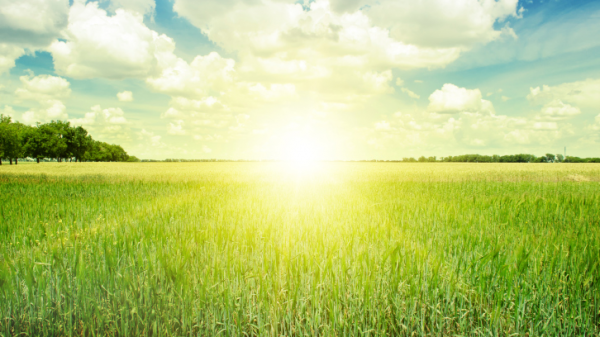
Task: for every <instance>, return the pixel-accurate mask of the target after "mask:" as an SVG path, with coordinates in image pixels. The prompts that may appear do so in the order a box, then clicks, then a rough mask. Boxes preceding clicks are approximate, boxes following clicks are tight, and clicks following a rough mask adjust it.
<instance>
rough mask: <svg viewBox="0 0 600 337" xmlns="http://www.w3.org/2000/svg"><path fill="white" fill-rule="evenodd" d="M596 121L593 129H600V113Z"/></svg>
mask: <svg viewBox="0 0 600 337" xmlns="http://www.w3.org/2000/svg"><path fill="white" fill-rule="evenodd" d="M594 121H595V123H594V124H593V125H592V130H600V114H599V115H598V116H596V118H595V119H594Z"/></svg>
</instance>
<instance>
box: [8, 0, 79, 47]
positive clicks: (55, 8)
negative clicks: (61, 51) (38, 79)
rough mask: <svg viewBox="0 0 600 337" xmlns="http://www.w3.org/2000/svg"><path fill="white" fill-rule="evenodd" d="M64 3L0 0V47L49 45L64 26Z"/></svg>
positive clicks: (59, 0)
mask: <svg viewBox="0 0 600 337" xmlns="http://www.w3.org/2000/svg"><path fill="white" fill-rule="evenodd" d="M68 11H69V1H68V0H19V1H14V0H0V43H8V44H12V45H15V46H20V47H23V48H41V47H45V46H47V45H49V44H50V43H51V42H52V41H53V40H54V39H55V38H56V37H58V36H59V33H60V31H61V30H62V29H63V28H64V27H65V26H66V25H67V13H68Z"/></svg>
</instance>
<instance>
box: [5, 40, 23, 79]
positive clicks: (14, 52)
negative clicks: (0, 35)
mask: <svg viewBox="0 0 600 337" xmlns="http://www.w3.org/2000/svg"><path fill="white" fill-rule="evenodd" d="M23 54H25V49H23V48H21V47H18V46H16V45H13V44H8V43H0V75H2V74H4V73H5V72H7V71H9V70H10V69H11V68H12V67H14V66H15V60H16V59H18V58H19V57H21V55H23Z"/></svg>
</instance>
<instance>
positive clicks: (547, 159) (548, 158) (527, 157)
mask: <svg viewBox="0 0 600 337" xmlns="http://www.w3.org/2000/svg"><path fill="white" fill-rule="evenodd" d="M142 161H143V162H168V163H193V162H280V161H282V160H246V159H237V160H235V159H173V158H169V159H165V160H156V159H142ZM322 161H325V162H373V163H374V162H389V163H443V162H444V163H600V158H580V157H571V156H566V157H564V156H563V155H562V154H556V155H554V154H551V153H547V154H546V155H544V156H540V157H537V156H535V155H532V154H510V155H506V156H499V155H492V156H485V155H480V154H463V155H459V156H447V157H440V158H437V157H435V156H434V157H425V156H421V157H419V158H418V159H415V158H413V157H410V158H402V160H379V159H371V160H322Z"/></svg>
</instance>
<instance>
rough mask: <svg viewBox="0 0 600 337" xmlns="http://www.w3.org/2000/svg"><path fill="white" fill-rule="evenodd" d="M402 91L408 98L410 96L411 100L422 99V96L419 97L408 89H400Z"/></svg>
mask: <svg viewBox="0 0 600 337" xmlns="http://www.w3.org/2000/svg"><path fill="white" fill-rule="evenodd" d="M400 90H401V91H402V92H403V93H405V94H407V95H408V96H410V97H411V98H414V99H419V98H421V96H419V95H417V94H415V93H414V92H412V91H410V90H409V89H408V88H400Z"/></svg>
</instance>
